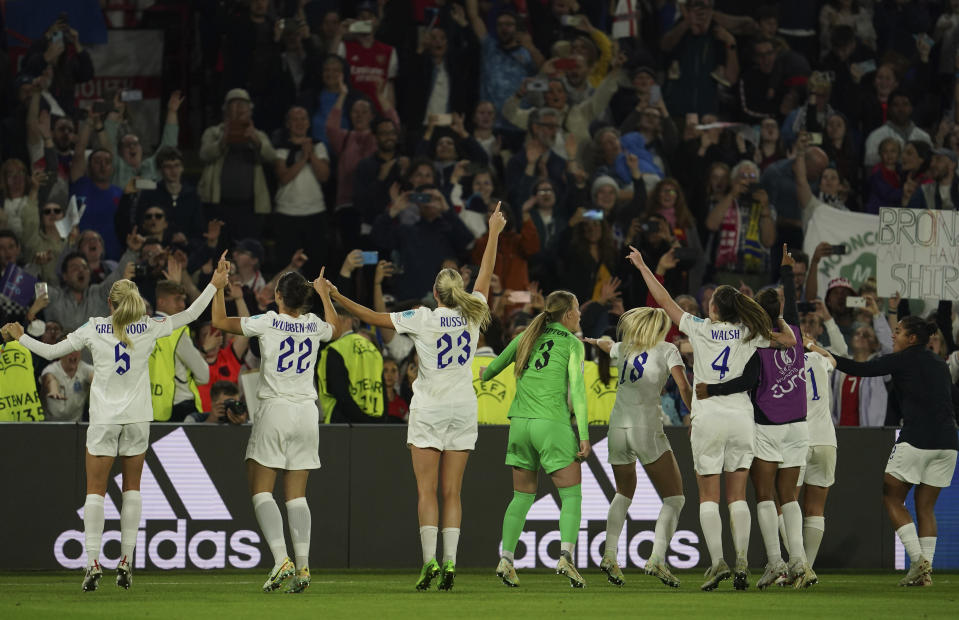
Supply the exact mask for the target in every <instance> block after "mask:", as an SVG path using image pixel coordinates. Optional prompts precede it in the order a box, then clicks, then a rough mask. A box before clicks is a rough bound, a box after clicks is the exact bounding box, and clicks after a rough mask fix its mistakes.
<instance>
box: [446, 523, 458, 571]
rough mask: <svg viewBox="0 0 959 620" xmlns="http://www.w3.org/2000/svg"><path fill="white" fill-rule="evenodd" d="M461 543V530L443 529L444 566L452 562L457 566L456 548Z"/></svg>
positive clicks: (453, 528)
mask: <svg viewBox="0 0 959 620" xmlns="http://www.w3.org/2000/svg"><path fill="white" fill-rule="evenodd" d="M459 543H460V528H458V527H444V528H443V564H446V563H447V562H452V563H453V564H456V547H457V546H458V545H459Z"/></svg>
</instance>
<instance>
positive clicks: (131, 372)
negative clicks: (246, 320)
mask: <svg viewBox="0 0 959 620" xmlns="http://www.w3.org/2000/svg"><path fill="white" fill-rule="evenodd" d="M228 278H229V271H227V270H223V269H218V270H217V271H216V273H214V274H213V278H212V281H211V283H210V285H208V286H207V287H206V288H205V289H204V290H203V292H202V293H201V294H200V296H199V297H197V298H196V300H195V301H194V302H193V303H192V304H191V305H190V307H189V308H187V309H186V310H184V311H183V312H179V313H177V314H174V315H173V316H169V317H160V318H151V317H149V316H147V314H146V304H145V303H144V301H143V298H142V297H140V291H139V289H137V285H136V284H134V283H133V282H131V281H130V280H126V279H124V280H117V281H116V282H114V283H113V286H111V287H110V294H109V297H108V298H107V303H108V305H109V306H110V316H109V317H93V318H91V319H90V320H89V321H87V322H86V323H84V324H83V325H82V326H81V327H80V328H79V329H77V330H76V331H74V332H71V333H69V334H67V337H66V338H65V339H63V340H61V341H60V342H58V343H57V344H53V345H50V344H45V343H43V342H40V341H38V340H34V339H33V338H31V337H30V336H28V335H26V334H24V333H23V327H21V326H20V324H19V323H8V324H7V325H4V326H3V330H2V332H3V334H4V336H5V337H7V338H15V339H17V340H19V342H20V344H22V345H23V346H24V347H26V348H27V349H29V350H30V351H32V352H34V353H36V354H37V355H40V356H42V357H45V358H46V359H49V360H55V359H59V358H61V357H63V356H64V355H67V354H68V353H71V352H73V351H79V350H80V349H83V348H87V349H89V350H90V355H91V356H92V357H93V384H92V385H91V387H90V425H89V426H88V427H87V445H86V463H85V464H86V478H87V496H86V501H85V502H84V504H83V529H84V538H85V546H86V552H87V570H86V573H85V575H84V578H83V586H82V587H83V590H84V591H87V592H90V591H93V590H96V589H97V588H98V587H99V584H100V579H101V577H102V576H103V570H102V569H101V568H100V562H99V558H100V543H101V540H102V538H103V523H104V508H103V498H104V496H105V495H106V492H107V482H108V481H109V477H110V470H111V469H112V467H113V461H114V459H115V458H116V457H117V456H119V457H121V470H122V471H123V503H122V505H121V509H120V563H119V565H118V566H117V585H118V586H119V587H122V588H129V587H130V586H131V585H132V583H133V570H132V568H131V565H132V563H133V552H134V550H135V549H136V541H137V529H138V528H139V525H140V512H141V508H142V505H143V502H142V499H141V497H140V474H141V473H142V471H143V460H144V458H145V456H146V451H147V447H148V446H149V442H150V422H151V421H152V420H153V402H152V400H151V398H150V374H149V364H148V362H149V359H150V354H151V353H152V352H153V346H154V344H155V343H156V341H157V339H159V338H163V337H165V336H169V335H170V334H171V333H173V330H175V329H179V328H180V327H183V326H184V325H187V324H189V323H190V322H192V321H195V320H196V319H197V318H198V317H199V316H200V313H201V312H203V310H204V309H205V308H206V307H207V305H208V304H209V303H210V299H212V298H213V294H214V292H215V291H216V288H215V287H223V286H226V284H227V281H228Z"/></svg>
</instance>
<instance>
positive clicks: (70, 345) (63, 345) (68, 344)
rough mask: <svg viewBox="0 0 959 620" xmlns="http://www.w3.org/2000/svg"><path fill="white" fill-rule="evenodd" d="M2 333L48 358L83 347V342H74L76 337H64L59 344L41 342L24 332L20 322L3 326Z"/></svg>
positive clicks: (0, 331) (58, 357)
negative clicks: (78, 343)
mask: <svg viewBox="0 0 959 620" xmlns="http://www.w3.org/2000/svg"><path fill="white" fill-rule="evenodd" d="M0 333H2V334H3V338H6V339H10V340H16V341H18V342H19V343H20V344H22V345H23V346H25V347H26V348H27V349H29V350H30V351H32V352H33V353H36V354H37V355H39V356H40V357H43V358H45V359H48V360H55V359H60V358H61V357H63V356H64V355H66V354H67V353H72V352H74V351H79V350H80V349H82V348H83V345H82V344H81V345H79V346H78V345H77V344H74V341H73V340H74V339H72V338H64V339H63V340H61V341H60V342H58V343H57V344H46V343H45V342H40V341H39V340H35V339H34V338H32V337H31V336H30V335H28V334H25V333H23V326H22V325H20V324H19V323H7V324H6V325H4V326H3V329H0ZM77 342H80V341H79V339H77Z"/></svg>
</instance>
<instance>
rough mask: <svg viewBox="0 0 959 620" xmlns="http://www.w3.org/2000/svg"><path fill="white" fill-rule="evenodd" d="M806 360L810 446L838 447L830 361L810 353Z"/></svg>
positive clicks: (832, 369)
mask: <svg viewBox="0 0 959 620" xmlns="http://www.w3.org/2000/svg"><path fill="white" fill-rule="evenodd" d="M805 360H806V379H807V381H806V422H808V424H807V426H808V427H809V445H810V446H833V447H835V446H836V427H835V426H834V425H833V422H832V414H831V413H830V411H829V403H831V402H832V393H831V392H832V389H831V388H830V386H831V385H832V373H833V371H834V370H835V369H834V368H833V367H832V364H831V363H830V362H829V359H828V358H826V357H823V356H822V355H820V354H818V353H816V352H814V351H809V352H807V353H806V355H805Z"/></svg>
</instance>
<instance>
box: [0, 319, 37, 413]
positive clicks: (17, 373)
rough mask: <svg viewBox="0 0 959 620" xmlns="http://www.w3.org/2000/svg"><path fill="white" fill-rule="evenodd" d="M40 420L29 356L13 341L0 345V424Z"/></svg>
mask: <svg viewBox="0 0 959 620" xmlns="http://www.w3.org/2000/svg"><path fill="white" fill-rule="evenodd" d="M5 339H6V336H4V340H5ZM43 417H44V416H43V405H42V404H41V403H40V395H39V394H37V380H36V377H35V376H34V374H33V354H32V353H30V351H28V350H27V348H26V347H24V346H23V345H22V344H20V343H19V342H17V341H16V340H12V341H10V342H5V343H3V344H2V345H0V422H40V421H42V420H43Z"/></svg>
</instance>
